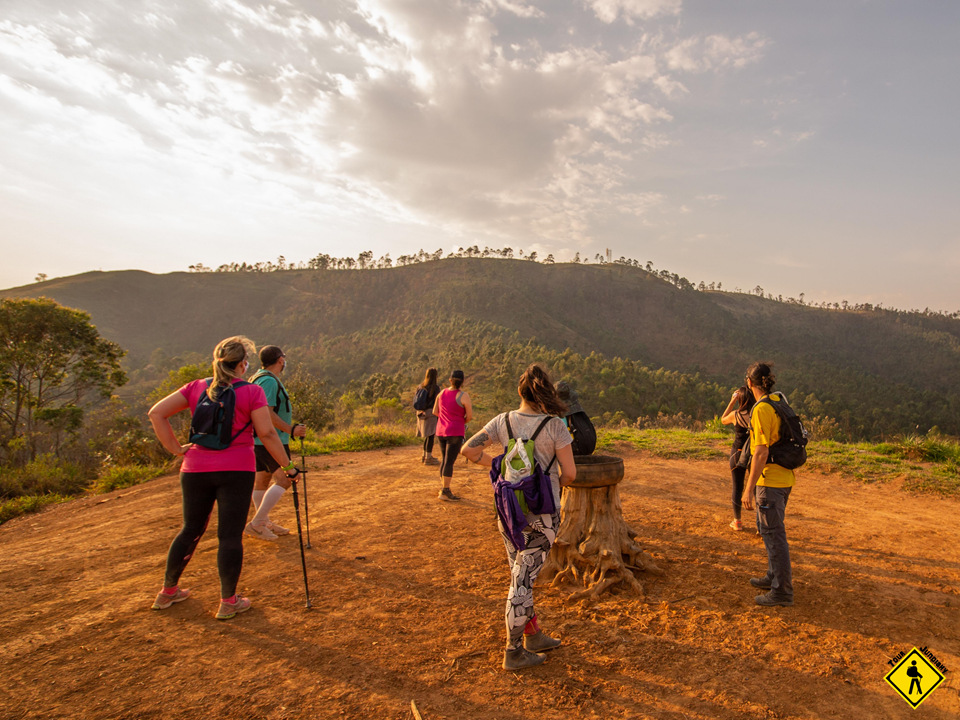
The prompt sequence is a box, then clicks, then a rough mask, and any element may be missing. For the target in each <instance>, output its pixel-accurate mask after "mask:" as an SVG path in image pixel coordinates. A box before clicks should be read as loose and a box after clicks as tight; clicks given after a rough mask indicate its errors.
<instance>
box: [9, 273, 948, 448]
mask: <svg viewBox="0 0 960 720" xmlns="http://www.w3.org/2000/svg"><path fill="white" fill-rule="evenodd" d="M41 295H43V296H46V297H49V298H52V299H54V300H56V301H58V302H60V303H62V304H64V305H67V306H69V307H74V308H78V309H82V310H85V311H87V312H89V313H90V314H91V316H92V318H93V322H94V323H95V324H96V325H97V327H98V329H99V331H100V332H101V334H102V335H103V336H104V337H106V338H108V339H110V340H113V341H115V342H117V343H119V344H120V345H121V346H122V347H123V348H125V349H126V350H127V351H128V353H129V355H128V357H127V358H126V365H127V367H128V370H129V371H130V375H131V379H132V382H133V383H138V382H140V383H145V382H147V381H148V380H151V379H154V378H156V377H159V375H160V374H161V373H164V372H166V371H167V370H169V369H172V368H173V367H175V366H176V365H177V363H183V362H186V361H197V360H205V358H206V356H207V353H209V351H210V349H211V348H212V347H213V345H214V344H215V343H216V342H217V341H218V340H219V339H221V338H223V337H225V336H227V335H232V334H245V335H248V336H250V337H251V338H252V339H253V340H254V341H256V342H257V343H258V344H264V343H277V344H281V345H283V346H284V347H286V348H288V350H289V351H290V352H289V354H290V355H291V357H294V358H296V359H298V360H300V361H302V362H303V363H304V364H305V365H306V367H307V368H308V369H310V370H311V371H313V372H316V373H317V374H319V375H320V376H321V377H323V378H324V379H326V380H327V381H328V382H329V386H330V387H331V388H345V387H346V386H347V385H348V384H349V383H351V381H353V387H354V388H356V389H358V390H362V389H363V388H366V389H367V395H368V396H370V395H373V396H376V395H377V394H381V395H383V394H389V393H396V392H397V391H398V390H402V391H407V390H408V389H409V388H408V386H409V384H410V383H412V382H414V381H415V380H418V379H419V377H421V376H422V372H423V368H424V367H425V366H426V365H427V364H432V365H436V366H437V367H439V368H440V369H441V373H444V372H448V371H449V370H450V369H452V368H453V367H454V366H459V367H462V368H463V369H464V370H466V371H467V372H468V374H469V375H470V376H471V377H470V379H469V380H468V382H469V383H472V384H473V385H474V387H475V388H476V391H477V392H478V393H479V395H480V397H481V400H482V403H483V405H485V406H487V407H489V408H490V409H495V408H496V407H498V406H501V405H503V404H505V403H510V402H512V401H513V396H512V393H513V392H515V390H514V388H515V380H516V376H517V374H518V372H519V369H520V368H522V366H524V365H525V364H527V363H528V362H530V361H534V360H537V361H541V362H545V363H546V364H548V365H550V366H551V368H552V369H553V371H554V374H555V375H557V376H563V377H564V378H565V379H567V380H568V381H570V382H571V383H572V384H573V385H574V386H576V387H577V388H578V390H580V391H581V393H582V395H583V398H584V401H585V404H587V405H588V410H589V411H590V412H591V413H592V414H597V415H602V414H603V413H611V414H615V413H617V412H620V413H622V415H621V416H620V417H626V418H627V419H628V420H631V421H632V420H633V419H635V418H637V417H639V416H651V415H656V414H657V413H658V412H663V413H667V414H672V413H676V412H684V413H685V414H687V415H690V416H693V417H697V416H699V417H700V418H708V417H712V416H713V415H714V414H716V413H717V412H719V411H720V410H721V409H722V407H723V405H724V403H725V400H726V399H727V398H728V397H729V394H728V393H729V392H730V390H732V388H733V387H735V386H737V385H739V384H740V383H741V382H742V377H743V371H744V369H745V368H746V366H747V365H748V364H749V363H750V362H751V361H753V360H756V359H761V358H762V359H769V360H773V361H774V362H775V363H776V372H777V374H778V376H779V385H780V387H781V388H782V389H783V390H785V391H786V392H788V393H789V395H790V397H791V399H792V401H793V403H794V405H795V406H796V407H798V408H799V409H800V410H801V411H803V412H804V413H805V414H806V415H807V416H808V417H809V418H813V417H816V416H819V417H821V418H825V417H829V418H834V419H835V420H836V421H837V423H838V427H839V429H840V431H842V432H843V434H845V435H849V436H853V437H859V436H879V435H882V434H893V433H907V432H916V431H920V432H925V431H926V430H928V429H929V428H930V427H931V426H934V425H936V426H938V427H939V428H940V429H941V430H943V431H945V432H949V433H952V434H957V433H958V432H960V413H958V410H960V320H957V319H955V318H951V317H945V316H941V315H933V314H925V313H904V312H898V311H892V310H881V309H870V310H827V309H821V308H813V307H809V306H806V305H801V304H793V303H783V302H776V301H773V300H768V299H764V298H762V297H757V296H754V295H747V294H741V293H727V292H719V291H699V290H697V289H694V288H693V287H684V288H682V289H681V288H679V287H677V286H676V285H674V284H671V283H669V282H666V281H664V280H663V279H661V278H660V277H658V276H657V275H656V274H654V273H650V272H647V271H645V270H644V269H642V268H639V267H632V266H629V265H626V266H625V265H617V264H605V265H579V264H572V263H570V264H557V265H549V264H539V263H535V262H529V261H525V260H505V259H482V258H454V259H447V260H439V261H435V262H425V263H421V264H414V265H407V266H405V267H396V268H388V269H364V270H332V269H327V270H316V269H315V270H285V271H281V272H268V273H263V272H243V273H172V274H169V275H152V274H150V273H145V272H139V271H125V272H112V273H86V274H83V275H77V276H73V277H68V278H60V279H56V280H51V281H48V282H43V283H37V284H35V285H30V286H25V287H21V288H14V289H10V290H6V291H2V292H0V297H38V296H41ZM661 369H662V370H661ZM371 378H372V379H371ZM368 399H369V398H368Z"/></svg>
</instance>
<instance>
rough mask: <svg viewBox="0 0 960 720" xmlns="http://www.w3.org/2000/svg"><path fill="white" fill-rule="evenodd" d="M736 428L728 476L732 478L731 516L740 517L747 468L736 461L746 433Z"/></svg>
mask: <svg viewBox="0 0 960 720" xmlns="http://www.w3.org/2000/svg"><path fill="white" fill-rule="evenodd" d="M739 430H740V429H739V428H737V433H736V435H735V436H734V440H733V453H732V454H731V455H730V476H731V478H732V480H733V493H732V496H731V499H732V501H733V517H735V518H736V519H737V520H739V519H740V513H741V510H742V504H741V498H742V497H743V486H744V485H745V484H746V479H747V469H746V468H744V467H740V466H739V465H738V464H737V463H738V462H739V461H740V452H739V451H740V450H741V449H742V448H743V444H744V443H745V442H746V440H747V435H746V433H743V434H741V433H740V432H739Z"/></svg>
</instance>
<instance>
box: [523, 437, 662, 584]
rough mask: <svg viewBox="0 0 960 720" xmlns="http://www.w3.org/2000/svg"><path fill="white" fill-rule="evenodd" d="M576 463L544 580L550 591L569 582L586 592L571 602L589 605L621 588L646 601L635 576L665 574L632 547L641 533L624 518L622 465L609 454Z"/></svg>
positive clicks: (645, 555)
mask: <svg viewBox="0 0 960 720" xmlns="http://www.w3.org/2000/svg"><path fill="white" fill-rule="evenodd" d="M574 460H575V462H576V464H577V479H576V481H575V482H574V483H573V484H572V485H569V486H568V487H567V488H566V489H565V490H564V492H563V501H562V502H561V507H560V513H561V519H560V529H559V530H558V532H557V539H556V542H554V544H553V548H552V549H551V551H550V556H549V557H548V558H547V561H546V563H545V564H544V566H543V570H542V571H541V573H540V579H541V581H542V582H549V583H550V585H551V586H552V587H559V586H560V585H561V584H562V583H563V582H565V581H568V580H569V581H571V582H573V583H574V584H576V585H579V586H580V587H581V588H582V589H581V590H578V591H576V592H574V593H573V594H572V595H571V596H570V597H569V598H568V600H567V601H568V602H590V601H592V600H594V599H596V598H597V597H598V596H599V595H600V594H601V593H603V592H604V591H606V590H609V589H610V588H612V587H614V586H618V585H625V586H626V587H627V588H628V589H629V590H631V591H633V592H634V593H636V594H637V595H639V596H640V597H643V596H644V590H643V584H642V583H641V582H640V580H639V579H637V577H636V576H635V574H634V573H637V572H641V571H643V572H648V573H650V574H651V575H663V570H661V569H660V568H659V567H657V565H656V564H655V563H654V562H653V559H652V558H651V557H650V556H649V555H648V554H647V553H645V552H644V551H643V548H641V547H640V546H639V545H637V544H636V542H634V541H635V540H636V537H637V533H636V532H635V531H634V530H633V529H632V528H631V527H630V526H629V525H627V523H626V522H625V521H624V519H623V509H622V506H621V504H620V492H619V491H618V490H617V485H618V484H619V482H620V481H621V480H623V460H622V459H621V458H617V457H610V456H606V455H586V456H582V457H576V458H574Z"/></svg>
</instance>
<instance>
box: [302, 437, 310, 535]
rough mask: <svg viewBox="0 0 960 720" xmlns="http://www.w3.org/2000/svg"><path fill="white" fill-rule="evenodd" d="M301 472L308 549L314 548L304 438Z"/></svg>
mask: <svg viewBox="0 0 960 720" xmlns="http://www.w3.org/2000/svg"><path fill="white" fill-rule="evenodd" d="M300 468H301V469H300V472H302V473H303V515H304V519H305V520H306V521H307V550H310V549H312V548H313V545H311V544H310V503H309V502H307V459H306V457H304V454H303V438H300Z"/></svg>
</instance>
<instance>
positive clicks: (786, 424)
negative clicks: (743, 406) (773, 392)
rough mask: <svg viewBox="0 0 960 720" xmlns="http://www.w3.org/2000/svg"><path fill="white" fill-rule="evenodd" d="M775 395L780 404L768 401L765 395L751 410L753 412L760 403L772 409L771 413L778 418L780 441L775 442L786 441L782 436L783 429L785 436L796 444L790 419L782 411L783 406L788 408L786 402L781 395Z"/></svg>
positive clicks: (768, 397)
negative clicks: (778, 397) (778, 398)
mask: <svg viewBox="0 0 960 720" xmlns="http://www.w3.org/2000/svg"><path fill="white" fill-rule="evenodd" d="M777 394H778V395H779V396H780V402H774V401H773V400H771V399H770V396H769V395H765V396H764V397H763V398H761V399H760V400H757V404H756V405H754V406H753V408H754V410H755V409H756V408H757V407H758V406H759V405H760V403H766V404H767V405H769V406H770V407H772V408H773V411H774V412H775V413H776V414H777V417H778V418H780V439H779V440H777V442H782V441H783V440H785V439H786V437H784V434H783V429H784V428H786V429H787V436H788V437H789V438H790V439H791V440H793V441H794V442H796V440H797V437H796V434H795V433H794V432H793V428H792V427H791V426H790V419H789V417H787V413H786V411H785V410H784V409H783V408H784V406H786V407H790V406H789V405H787V400H786V398H785V397H784V396H783V394H782V393H777Z"/></svg>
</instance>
